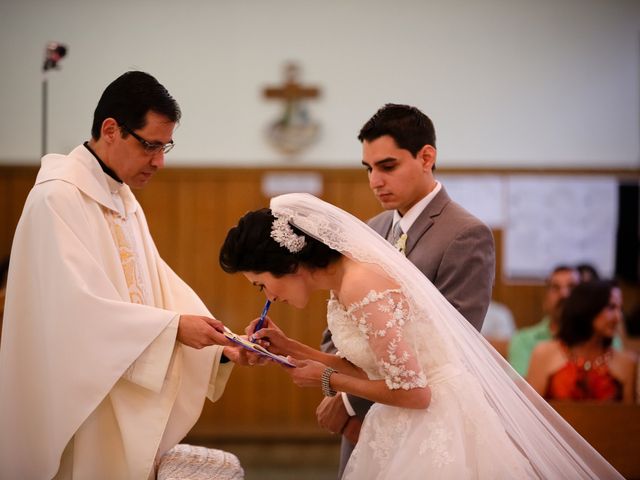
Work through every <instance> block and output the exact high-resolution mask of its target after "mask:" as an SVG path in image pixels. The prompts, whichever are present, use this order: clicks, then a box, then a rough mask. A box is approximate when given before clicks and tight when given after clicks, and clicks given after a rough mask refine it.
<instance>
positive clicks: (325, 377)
mask: <svg viewBox="0 0 640 480" xmlns="http://www.w3.org/2000/svg"><path fill="white" fill-rule="evenodd" d="M334 373H336V370H335V369H333V368H331V367H327V368H325V369H324V372H322V377H321V384H322V393H323V394H324V396H325V397H335V396H336V393H338V392H336V391H335V390H333V389H332V388H331V383H330V382H329V379H330V378H331V375H333V374H334Z"/></svg>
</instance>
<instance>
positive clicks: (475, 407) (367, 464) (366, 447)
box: [342, 367, 538, 480]
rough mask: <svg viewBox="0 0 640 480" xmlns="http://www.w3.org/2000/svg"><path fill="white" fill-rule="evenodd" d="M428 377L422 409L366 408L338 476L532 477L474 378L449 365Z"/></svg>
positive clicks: (350, 479)
mask: <svg viewBox="0 0 640 480" xmlns="http://www.w3.org/2000/svg"><path fill="white" fill-rule="evenodd" d="M429 378H430V381H429V385H430V387H431V391H432V399H431V403H430V405H429V407H428V408H427V409H426V410H412V409H406V408H399V407H391V406H388V405H382V404H374V405H373V406H372V408H371V410H369V413H368V414H367V416H366V418H365V421H364V424H363V426H362V430H361V432H360V439H359V441H358V444H357V446H356V448H355V450H354V452H353V454H352V456H351V459H350V460H349V463H348V464H347V467H346V469H345V473H344V476H343V477H342V478H343V480H373V479H394V480H395V479H398V480H400V479H402V480H410V479H425V478H433V479H438V480H441V479H452V480H453V479H456V480H459V479H487V480H489V479H491V480H494V479H515V478H517V479H527V478H538V476H537V475H536V474H535V472H534V471H533V469H532V467H531V465H530V464H529V461H528V460H527V459H526V458H525V457H524V456H523V455H522V453H521V452H520V451H519V450H518V449H517V447H516V446H515V445H514V444H513V442H512V441H511V439H510V438H509V436H508V435H507V433H506V432H505V430H504V428H503V427H502V424H501V423H500V421H499V419H498V417H497V416H496V414H495V412H494V411H493V409H491V408H490V406H489V404H488V403H487V401H486V399H485V398H484V395H483V393H482V390H481V389H480V386H479V385H478V384H477V381H476V380H475V378H474V377H472V376H471V375H470V374H468V373H466V372H462V371H460V370H457V369H455V368H454V367H449V368H444V369H439V371H438V372H435V373H434V372H432V373H431V375H430V376H429Z"/></svg>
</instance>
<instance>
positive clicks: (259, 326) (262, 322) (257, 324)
mask: <svg viewBox="0 0 640 480" xmlns="http://www.w3.org/2000/svg"><path fill="white" fill-rule="evenodd" d="M270 306H271V300H267V301H266V303H265V304H264V308H263V309H262V314H261V315H260V320H258V323H256V328H255V329H254V330H253V333H256V332H257V331H258V330H260V329H261V328H262V325H263V324H264V319H265V318H266V316H267V312H268V311H269V307H270Z"/></svg>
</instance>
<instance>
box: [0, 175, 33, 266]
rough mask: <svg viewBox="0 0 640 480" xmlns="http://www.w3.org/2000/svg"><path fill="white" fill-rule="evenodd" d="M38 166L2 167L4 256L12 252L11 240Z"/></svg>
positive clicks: (0, 250) (0, 218)
mask: <svg viewBox="0 0 640 480" xmlns="http://www.w3.org/2000/svg"><path fill="white" fill-rule="evenodd" d="M37 172H38V170H37V168H36V167H17V168H8V169H7V168H5V169H2V174H1V175H0V177H1V178H2V182H1V183H2V190H3V192H4V193H3V196H2V197H0V198H2V204H1V205H2V213H1V214H0V215H1V216H0V221H2V225H3V229H2V238H1V239H0V255H2V258H4V256H5V255H9V253H10V252H11V242H12V241H13V234H14V232H15V229H16V226H17V225H18V220H20V215H22V209H23V207H24V202H25V201H26V199H27V196H28V195H29V191H30V190H31V188H32V187H33V185H34V183H35V180H36V175H37Z"/></svg>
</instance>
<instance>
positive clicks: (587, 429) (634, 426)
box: [551, 402, 640, 479]
mask: <svg viewBox="0 0 640 480" xmlns="http://www.w3.org/2000/svg"><path fill="white" fill-rule="evenodd" d="M551 405H552V406H553V408H555V409H556V411H557V412H558V413H559V414H560V415H562V417H563V418H564V419H565V420H566V421H567V422H569V423H570V424H571V425H572V426H573V428H575V429H576V430H577V431H578V433H579V434H580V435H582V436H583V437H584V438H585V440H587V442H589V443H590V444H591V445H592V446H593V447H594V448H595V449H596V450H597V451H598V452H600V454H601V455H602V456H603V457H604V458H606V459H607V461H609V463H611V465H613V466H614V467H615V468H616V469H617V470H618V471H619V472H620V473H621V474H622V475H623V476H624V477H625V478H627V479H640V405H623V404H619V403H607V404H602V403H592V402H551Z"/></svg>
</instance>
